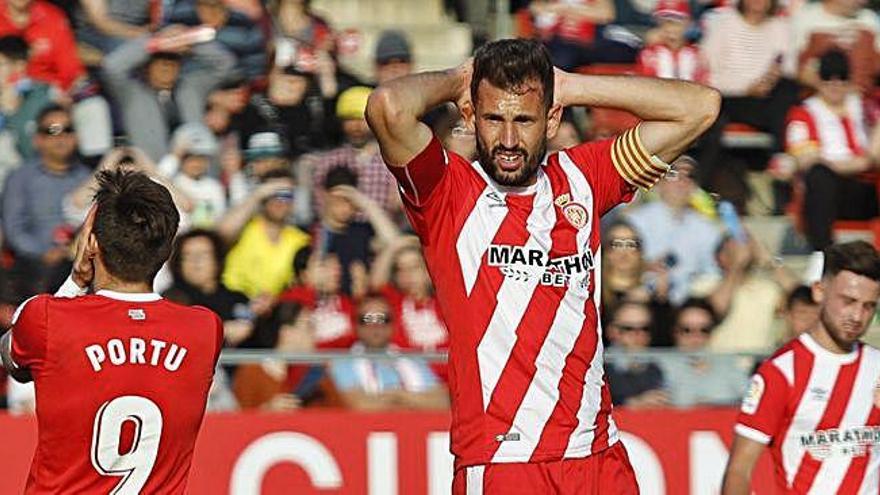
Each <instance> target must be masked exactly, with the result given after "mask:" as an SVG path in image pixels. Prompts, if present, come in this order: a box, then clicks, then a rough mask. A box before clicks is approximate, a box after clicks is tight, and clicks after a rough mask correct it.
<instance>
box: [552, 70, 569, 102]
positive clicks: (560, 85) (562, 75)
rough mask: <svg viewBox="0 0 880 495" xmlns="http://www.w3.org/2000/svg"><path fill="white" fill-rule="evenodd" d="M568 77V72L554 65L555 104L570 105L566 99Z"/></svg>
mask: <svg viewBox="0 0 880 495" xmlns="http://www.w3.org/2000/svg"><path fill="white" fill-rule="evenodd" d="M567 79H568V73H567V72H565V71H564V70H562V69H560V68H559V67H553V105H559V106H561V107H562V108H565V107H566V106H567V105H568V103H567V99H566V88H567V84H566V80H567Z"/></svg>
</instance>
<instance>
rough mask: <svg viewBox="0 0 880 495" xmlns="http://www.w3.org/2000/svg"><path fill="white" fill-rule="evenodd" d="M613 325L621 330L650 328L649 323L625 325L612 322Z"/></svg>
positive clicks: (645, 329)
mask: <svg viewBox="0 0 880 495" xmlns="http://www.w3.org/2000/svg"><path fill="white" fill-rule="evenodd" d="M614 326H615V327H617V328H619V329H620V331H621V332H635V331H640V332H647V331H648V330H650V326H649V325H626V324H621V323H614Z"/></svg>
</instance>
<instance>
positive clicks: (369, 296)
mask: <svg viewBox="0 0 880 495" xmlns="http://www.w3.org/2000/svg"><path fill="white" fill-rule="evenodd" d="M371 301H379V302H381V303H382V304H384V305H385V307H386V308H388V318H389V323H390V322H391V320H393V318H394V315H392V314H391V313H392V311H393V309H392V308H391V302H390V301H388V298H387V297H385V294H382V293H381V292H377V291H370V292H367V293H366V294H364V295H363V296H361V298H360V299H358V300H357V308H356V309H355V311H357V316H358V317H359V318H360V312H361V308H362V307H364V305H365V304H367V303H368V302H371Z"/></svg>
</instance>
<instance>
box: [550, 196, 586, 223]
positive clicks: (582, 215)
mask: <svg viewBox="0 0 880 495" xmlns="http://www.w3.org/2000/svg"><path fill="white" fill-rule="evenodd" d="M553 203H554V204H555V205H556V206H558V207H559V208H561V209H562V214H563V216H565V219H566V220H568V223H570V224H571V225H572V226H573V227H574V228H576V229H578V230H580V229H582V228H584V227H586V225H587V221H588V220H589V219H590V217H589V214H588V213H587V209H586V208H584V205H582V204H580V203H577V202H575V201H572V199H571V194H569V193H564V194H560V195H559V196H557V197H556V199H555V200H554V201H553Z"/></svg>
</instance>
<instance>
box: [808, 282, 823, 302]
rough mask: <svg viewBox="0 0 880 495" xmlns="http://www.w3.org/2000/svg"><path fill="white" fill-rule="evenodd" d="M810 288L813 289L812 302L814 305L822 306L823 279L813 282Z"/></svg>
mask: <svg viewBox="0 0 880 495" xmlns="http://www.w3.org/2000/svg"><path fill="white" fill-rule="evenodd" d="M811 288H812V289H813V301H814V302H815V303H816V304H822V301H824V300H825V279H824V278H821V279H819V280H817V281H815V282H813V285H812V287H811Z"/></svg>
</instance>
